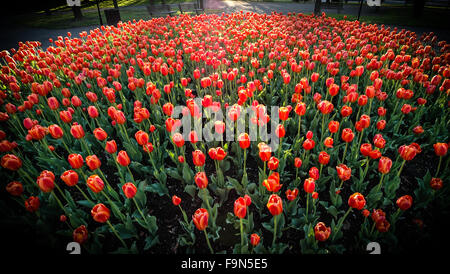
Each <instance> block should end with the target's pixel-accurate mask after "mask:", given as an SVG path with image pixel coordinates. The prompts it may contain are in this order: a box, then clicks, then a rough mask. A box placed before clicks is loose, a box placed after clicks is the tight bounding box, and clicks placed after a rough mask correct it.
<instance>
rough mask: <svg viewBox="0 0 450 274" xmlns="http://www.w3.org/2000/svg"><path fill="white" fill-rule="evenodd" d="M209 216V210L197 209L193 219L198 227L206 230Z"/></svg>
mask: <svg viewBox="0 0 450 274" xmlns="http://www.w3.org/2000/svg"><path fill="white" fill-rule="evenodd" d="M208 218H209V214H208V211H207V210H206V209H204V208H199V209H197V210H196V211H195V213H194V215H193V216H192V220H193V221H194V224H195V227H197V229H198V230H200V231H202V230H205V229H206V227H207V226H208Z"/></svg>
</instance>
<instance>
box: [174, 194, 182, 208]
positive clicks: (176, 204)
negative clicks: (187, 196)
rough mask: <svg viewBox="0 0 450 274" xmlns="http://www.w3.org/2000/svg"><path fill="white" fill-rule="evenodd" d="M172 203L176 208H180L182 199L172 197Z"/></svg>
mask: <svg viewBox="0 0 450 274" xmlns="http://www.w3.org/2000/svg"><path fill="white" fill-rule="evenodd" d="M172 203H173V205H174V206H178V205H179V204H180V203H181V198H180V197H178V196H177V195H173V196H172Z"/></svg>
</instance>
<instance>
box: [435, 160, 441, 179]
mask: <svg viewBox="0 0 450 274" xmlns="http://www.w3.org/2000/svg"><path fill="white" fill-rule="evenodd" d="M441 162H442V156H440V157H439V164H438V167H437V170H436V174H435V175H434V177H437V176H438V174H439V169H440V168H441Z"/></svg>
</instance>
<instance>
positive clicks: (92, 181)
mask: <svg viewBox="0 0 450 274" xmlns="http://www.w3.org/2000/svg"><path fill="white" fill-rule="evenodd" d="M86 184H87V186H88V187H89V189H90V190H92V191H93V192H94V193H99V192H100V191H102V190H103V188H104V186H105V183H104V182H103V180H102V179H101V178H100V177H99V176H98V175H95V174H94V175H91V176H89V178H88V179H87V182H86Z"/></svg>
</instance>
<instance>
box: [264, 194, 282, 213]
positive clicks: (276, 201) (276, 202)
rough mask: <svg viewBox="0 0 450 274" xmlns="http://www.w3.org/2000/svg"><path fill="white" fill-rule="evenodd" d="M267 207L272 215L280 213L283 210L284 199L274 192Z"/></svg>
mask: <svg viewBox="0 0 450 274" xmlns="http://www.w3.org/2000/svg"><path fill="white" fill-rule="evenodd" d="M267 208H268V209H269V211H270V214H272V216H277V215H280V214H281V213H282V212H283V201H282V200H281V198H280V196H278V195H277V194H272V195H270V197H269V201H268V202H267Z"/></svg>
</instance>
